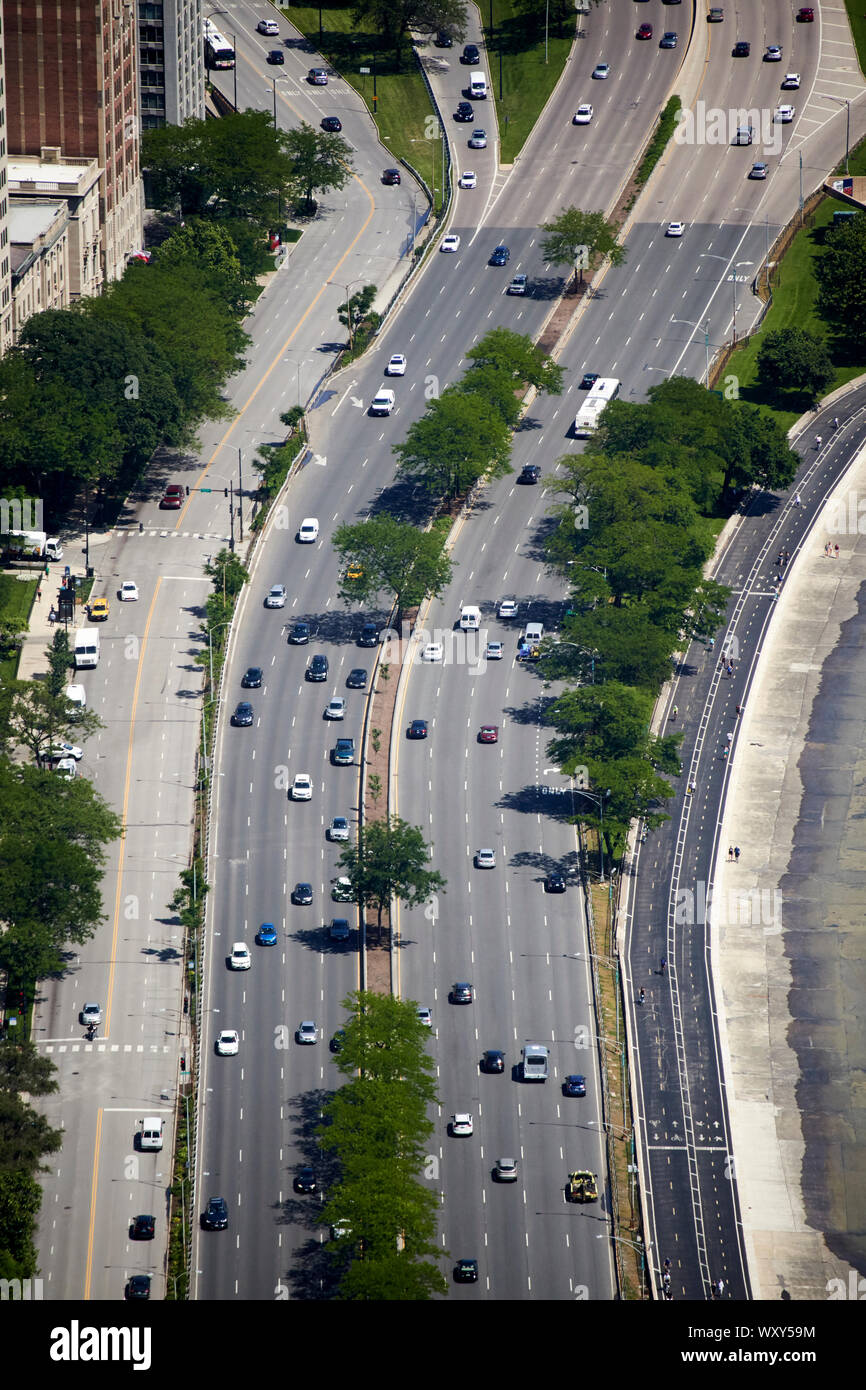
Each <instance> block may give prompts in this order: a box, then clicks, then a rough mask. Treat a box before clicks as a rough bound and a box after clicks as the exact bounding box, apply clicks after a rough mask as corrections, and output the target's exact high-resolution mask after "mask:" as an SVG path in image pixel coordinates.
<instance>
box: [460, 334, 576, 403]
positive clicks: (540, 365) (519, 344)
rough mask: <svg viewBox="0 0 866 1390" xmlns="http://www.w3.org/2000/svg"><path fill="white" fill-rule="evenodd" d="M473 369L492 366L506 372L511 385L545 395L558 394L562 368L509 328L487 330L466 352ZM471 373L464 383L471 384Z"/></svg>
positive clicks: (523, 335) (560, 388)
mask: <svg viewBox="0 0 866 1390" xmlns="http://www.w3.org/2000/svg"><path fill="white" fill-rule="evenodd" d="M466 356H467V357H468V359H469V361H470V362H472V363H473V364H474V367H475V369H478V370H480V369H483V368H485V367H492V368H494V369H495V370H496V371H498V372H503V373H506V374H507V375H508V376H509V377H510V379H511V381H512V382H513V384H514V386H515V387H517V386H521V387H522V386H534V387H535V388H536V390H538V391H543V392H545V393H546V394H547V395H549V396H558V395H560V394H561V392H562V378H563V369H562V367H560V366H558V364H557V363H556V362H552V361H551V359H550V358H549V357H547V356H546V355H545V353H544V352H542V350H541V348H539V347H537V346H536V344H535V343H533V341H532V339H531V338H529V337H527V336H526V334H524V333H513V332H512V330H511V329H510V328H491V329H490V331H489V333H485V334H484V337H483V338H479V340H478V342H477V343H475V344H474V346H473V347H471V348H469V350H468V352H467V353H466ZM474 374H475V373H474V371H469V372H467V373H466V376H465V377H464V379H463V380H464V383H469V382H471V380H472V378H473V376H474Z"/></svg>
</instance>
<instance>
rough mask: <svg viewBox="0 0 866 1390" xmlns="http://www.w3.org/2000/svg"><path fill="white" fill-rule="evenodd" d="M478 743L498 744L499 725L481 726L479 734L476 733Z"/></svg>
mask: <svg viewBox="0 0 866 1390" xmlns="http://www.w3.org/2000/svg"><path fill="white" fill-rule="evenodd" d="M478 742H479V743H498V742H499V725H498V724H482V725H481V728H480V730H479V733H478Z"/></svg>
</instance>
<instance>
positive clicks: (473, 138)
mask: <svg viewBox="0 0 866 1390" xmlns="http://www.w3.org/2000/svg"><path fill="white" fill-rule="evenodd" d="M469 148H470V150H486V149H487V131H486V130H473V132H472V134H471V135H470V137H469Z"/></svg>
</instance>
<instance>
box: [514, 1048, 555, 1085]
mask: <svg viewBox="0 0 866 1390" xmlns="http://www.w3.org/2000/svg"><path fill="white" fill-rule="evenodd" d="M549 1066H550V1053H549V1052H548V1050H547V1048H546V1047H542V1045H541V1043H527V1044H526V1046H525V1047H524V1048H522V1049H521V1053H520V1074H521V1076H522V1077H523V1080H524V1081H546V1080H547V1074H548V1070H549Z"/></svg>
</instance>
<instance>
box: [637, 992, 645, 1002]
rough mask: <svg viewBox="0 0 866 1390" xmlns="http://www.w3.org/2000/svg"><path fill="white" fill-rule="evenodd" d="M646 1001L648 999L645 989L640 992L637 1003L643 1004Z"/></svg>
mask: <svg viewBox="0 0 866 1390" xmlns="http://www.w3.org/2000/svg"><path fill="white" fill-rule="evenodd" d="M645 999H646V990H645V989H641V991H640V993H639V994H638V997H637V1002H638V1003H639V1004H642V1003H643V1002H644V1000H645Z"/></svg>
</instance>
